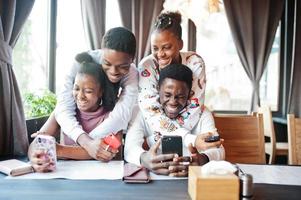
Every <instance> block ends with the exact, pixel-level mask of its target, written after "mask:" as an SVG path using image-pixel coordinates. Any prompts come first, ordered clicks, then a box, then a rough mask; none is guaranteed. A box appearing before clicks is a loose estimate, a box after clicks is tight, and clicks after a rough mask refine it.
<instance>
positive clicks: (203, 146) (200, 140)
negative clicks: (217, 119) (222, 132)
mask: <svg viewBox="0 0 301 200" xmlns="http://www.w3.org/2000/svg"><path fill="white" fill-rule="evenodd" d="M210 135H213V133H211V132H208V133H205V134H200V135H198V136H197V138H196V140H195V143H194V146H195V147H196V149H197V150H198V151H205V150H207V149H210V148H219V147H220V146H221V145H222V144H223V142H224V139H220V140H219V141H216V142H205V139H206V138H207V137H209V136H210Z"/></svg>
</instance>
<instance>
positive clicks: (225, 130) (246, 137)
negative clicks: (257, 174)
mask: <svg viewBox="0 0 301 200" xmlns="http://www.w3.org/2000/svg"><path fill="white" fill-rule="evenodd" d="M214 120H215V125H216V128H217V130H218V132H219V134H220V136H221V138H223V139H225V141H224V147H225V151H226V160H227V161H229V162H232V163H253V164H255V163H260V164H265V162H266V161H265V149H264V134H263V122H262V115H261V114H258V115H257V116H251V115H245V116H233V115H232V116H226V115H223V116H219V115H215V116H214Z"/></svg>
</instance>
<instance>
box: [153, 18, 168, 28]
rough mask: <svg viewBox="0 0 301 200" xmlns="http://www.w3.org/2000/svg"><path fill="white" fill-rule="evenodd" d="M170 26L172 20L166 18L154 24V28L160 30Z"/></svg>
mask: <svg viewBox="0 0 301 200" xmlns="http://www.w3.org/2000/svg"><path fill="white" fill-rule="evenodd" d="M171 25H172V19H171V18H170V17H168V16H165V17H162V18H159V19H158V20H157V22H156V23H155V27H156V28H160V29H164V28H168V27H170V26H171Z"/></svg>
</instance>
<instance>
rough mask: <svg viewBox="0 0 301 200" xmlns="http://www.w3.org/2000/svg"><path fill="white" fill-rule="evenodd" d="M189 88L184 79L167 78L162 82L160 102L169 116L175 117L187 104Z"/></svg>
mask: <svg viewBox="0 0 301 200" xmlns="http://www.w3.org/2000/svg"><path fill="white" fill-rule="evenodd" d="M189 92H190V91H189V88H188V86H187V84H186V83H185V82H184V81H178V80H175V79H171V78H166V79H164V81H163V82H162V84H161V86H160V89H159V95H160V103H161V105H162V108H163V110H164V112H165V114H166V115H167V117H169V118H171V119H174V118H176V117H177V116H178V115H179V113H180V111H181V110H182V109H183V108H184V107H185V106H186V104H187V100H188V98H189Z"/></svg>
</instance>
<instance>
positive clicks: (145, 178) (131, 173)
mask: <svg viewBox="0 0 301 200" xmlns="http://www.w3.org/2000/svg"><path fill="white" fill-rule="evenodd" d="M122 180H123V181H124V182H125V183H148V182H149V181H150V179H149V171H148V169H146V168H144V167H140V166H137V165H135V164H132V163H126V164H124V174H123V179H122Z"/></svg>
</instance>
